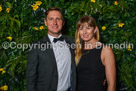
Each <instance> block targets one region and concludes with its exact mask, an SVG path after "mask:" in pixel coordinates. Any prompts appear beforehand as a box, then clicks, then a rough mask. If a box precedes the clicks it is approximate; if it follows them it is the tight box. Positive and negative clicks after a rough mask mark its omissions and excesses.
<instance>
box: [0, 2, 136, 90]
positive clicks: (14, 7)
mask: <svg viewBox="0 0 136 91" xmlns="http://www.w3.org/2000/svg"><path fill="white" fill-rule="evenodd" d="M41 1H42V4H41V5H40V6H39V8H38V9H37V10H36V11H34V10H33V8H32V7H31V5H34V4H35V3H36V1H34V0H21V1H20V0H19V1H18V0H1V1H0V5H1V7H2V11H1V12H0V68H4V69H5V70H6V73H5V74H1V73H0V80H1V81H0V86H3V85H4V84H7V85H8V86H9V90H10V91H26V86H25V85H26V81H25V70H26V61H27V54H28V49H21V48H20V49H19V48H8V49H4V48H3V47H2V43H4V42H5V41H7V42H9V43H12V42H16V44H19V43H21V44H25V43H32V42H33V41H36V40H38V39H40V38H41V37H43V36H44V35H46V33H47V27H45V26H44V12H45V11H46V10H47V8H49V7H51V6H56V7H60V8H62V9H63V12H64V17H65V26H64V28H63V33H64V34H66V35H68V36H70V37H74V35H75V30H76V23H77V20H78V19H79V18H80V17H81V16H83V15H89V16H93V17H94V18H95V20H96V22H97V25H98V27H99V30H100V35H101V36H100V37H101V41H102V42H103V43H105V44H116V43H118V44H122V43H125V44H129V43H131V44H133V48H131V49H132V51H129V50H128V48H115V47H113V51H114V53H115V58H116V66H117V90H123V91H126V90H127V91H135V90H136V61H135V60H136V57H135V55H136V51H135V50H136V48H135V46H136V41H135V39H136V36H135V34H136V31H135V30H136V27H135V26H136V22H135V21H136V16H135V15H136V8H135V5H136V1H135V0H118V5H114V1H113V0H96V2H95V3H93V2H91V1H90V0H68V1H66V0H58V1H56V0H41ZM6 8H10V12H9V13H7V12H6ZM120 23H124V26H123V27H119V26H118V25H119V24H120ZM40 26H44V28H43V30H40V29H39V28H40ZM102 26H105V27H106V30H102ZM34 27H37V28H38V30H35V29H34ZM8 36H11V37H12V38H13V39H12V41H10V40H9V39H7V37H8ZM13 46H14V47H15V44H13ZM127 46H128V45H127Z"/></svg>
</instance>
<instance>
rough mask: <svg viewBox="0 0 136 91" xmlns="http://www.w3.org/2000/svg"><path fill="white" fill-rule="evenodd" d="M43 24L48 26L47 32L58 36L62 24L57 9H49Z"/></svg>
mask: <svg viewBox="0 0 136 91" xmlns="http://www.w3.org/2000/svg"><path fill="white" fill-rule="evenodd" d="M45 25H46V26H47V27H48V34H50V35H52V36H54V37H58V36H59V34H60V33H61V30H62V26H63V25H64V22H63V18H62V15H61V13H60V12H59V11H55V10H54V11H49V13H48V15H47V19H45Z"/></svg>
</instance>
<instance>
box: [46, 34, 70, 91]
mask: <svg viewBox="0 0 136 91" xmlns="http://www.w3.org/2000/svg"><path fill="white" fill-rule="evenodd" d="M61 36H62V35H59V37H61ZM48 37H49V39H50V41H51V43H52V45H53V51H54V55H55V58H56V63H57V70H58V86H57V91H66V90H67V89H68V88H69V87H70V85H71V84H70V73H71V53H70V50H69V48H68V47H67V46H66V44H67V43H66V41H65V40H64V41H57V42H56V43H54V42H53V40H54V38H56V37H53V36H51V35H49V34H48ZM59 37H58V38H59Z"/></svg>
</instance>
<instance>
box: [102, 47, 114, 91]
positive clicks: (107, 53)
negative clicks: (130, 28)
mask: <svg viewBox="0 0 136 91" xmlns="http://www.w3.org/2000/svg"><path fill="white" fill-rule="evenodd" d="M102 55H103V64H104V65H105V72H106V79H107V83H108V88H107V91H116V66H115V58H114V54H113V51H112V49H111V48H110V47H108V46H105V47H104V48H103V50H102Z"/></svg>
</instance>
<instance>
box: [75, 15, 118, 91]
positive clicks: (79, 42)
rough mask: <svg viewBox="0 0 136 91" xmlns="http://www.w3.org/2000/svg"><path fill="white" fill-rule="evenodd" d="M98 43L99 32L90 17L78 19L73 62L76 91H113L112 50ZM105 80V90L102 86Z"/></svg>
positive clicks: (113, 68)
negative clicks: (75, 66) (75, 71)
mask: <svg viewBox="0 0 136 91" xmlns="http://www.w3.org/2000/svg"><path fill="white" fill-rule="evenodd" d="M98 41H99V30H98V27H97V25H96V22H95V20H94V19H93V18H92V17H90V16H83V17H81V18H80V19H79V21H78V23H77V27H76V34H75V42H76V50H75V53H76V55H75V61H76V64H77V91H106V90H107V91H115V89H116V68H115V59H114V54H113V52H112V49H111V48H110V47H109V46H104V45H103V44H102V43H100V42H98ZM105 79H106V80H107V84H108V85H107V88H106V87H105V86H103V82H104V80H105Z"/></svg>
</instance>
